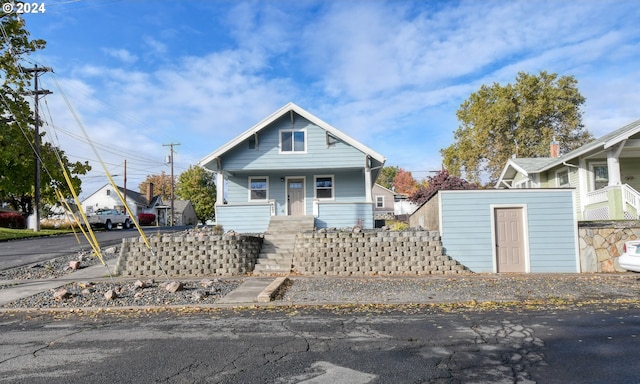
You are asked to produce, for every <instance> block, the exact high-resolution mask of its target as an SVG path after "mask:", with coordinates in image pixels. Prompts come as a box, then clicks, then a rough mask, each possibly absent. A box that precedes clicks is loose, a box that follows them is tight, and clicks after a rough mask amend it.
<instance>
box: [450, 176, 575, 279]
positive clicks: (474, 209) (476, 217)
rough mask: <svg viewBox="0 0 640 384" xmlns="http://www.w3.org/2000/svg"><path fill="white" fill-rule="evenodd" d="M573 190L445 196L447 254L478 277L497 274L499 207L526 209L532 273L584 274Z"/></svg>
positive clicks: (480, 192)
mask: <svg viewBox="0 0 640 384" xmlns="http://www.w3.org/2000/svg"><path fill="white" fill-rule="evenodd" d="M573 194H574V191H573V190H570V189H564V190H563V189H556V190H517V189H511V190H480V191H440V192H439V197H440V209H439V211H440V213H439V218H440V230H441V236H442V242H443V245H444V247H445V251H446V254H447V255H449V256H450V257H452V258H454V259H456V260H458V261H459V262H460V263H461V264H464V265H465V266H467V267H468V268H469V269H471V270H472V271H474V272H495V268H496V267H495V257H496V256H495V249H494V248H495V240H494V239H495V234H494V228H493V227H492V215H493V214H494V208H495V207H509V206H514V207H522V208H523V210H524V217H525V219H526V223H525V228H524V230H525V236H527V237H528V256H529V257H528V260H529V271H530V272H534V273H535V272H538V273H539V272H579V262H578V248H577V227H576V221H575V216H574V214H575V213H574V209H573Z"/></svg>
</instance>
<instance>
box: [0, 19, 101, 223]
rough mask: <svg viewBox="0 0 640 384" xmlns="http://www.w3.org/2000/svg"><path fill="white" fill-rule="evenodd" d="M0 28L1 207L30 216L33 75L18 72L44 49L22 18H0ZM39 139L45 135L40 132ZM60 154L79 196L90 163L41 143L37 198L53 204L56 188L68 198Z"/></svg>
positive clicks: (33, 139)
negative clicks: (74, 159)
mask: <svg viewBox="0 0 640 384" xmlns="http://www.w3.org/2000/svg"><path fill="white" fill-rule="evenodd" d="M0 24H2V29H3V31H4V32H6V38H3V39H0V78H2V83H1V84H0V87H1V88H2V89H1V90H0V92H1V96H0V170H1V171H0V203H3V204H7V205H9V206H11V207H12V208H13V209H15V210H18V211H21V212H22V214H23V215H25V216H26V215H30V214H32V213H33V198H34V194H35V188H34V187H35V182H34V179H35V176H33V177H30V176H32V175H34V173H35V161H36V160H35V154H34V150H33V148H34V143H35V129H34V122H35V120H34V116H33V114H32V113H31V108H30V105H29V102H28V100H27V98H26V96H25V95H26V94H27V86H28V85H29V84H30V81H31V80H32V78H33V74H31V73H29V72H25V71H23V70H22V69H21V63H22V62H23V61H24V60H25V59H26V57H27V56H28V55H29V54H31V53H33V52H35V51H37V50H39V49H43V48H44V47H45V44H46V43H45V41H44V40H31V39H30V35H29V32H28V31H27V30H26V28H25V22H24V20H23V19H20V18H18V17H16V16H15V15H13V14H4V15H3V16H0ZM40 136H41V139H42V136H44V134H42V133H41V135H40ZM58 156H60V159H61V160H62V162H63V164H64V165H65V167H67V169H68V170H69V172H70V175H71V180H72V184H73V186H74V189H75V190H76V192H77V193H78V194H79V193H80V186H81V181H80V179H79V177H78V175H83V174H86V173H87V172H88V171H89V170H91V167H90V166H89V164H88V163H86V162H85V163H81V162H75V163H71V162H69V160H68V158H67V157H66V156H65V154H64V151H61V150H60V149H59V148H57V147H55V146H53V145H52V144H50V143H46V142H43V143H42V145H41V148H40V157H41V160H42V165H41V169H42V172H41V179H40V180H41V191H40V192H41V200H42V202H43V203H44V204H55V202H57V197H56V194H55V188H58V189H60V191H61V192H62V193H63V195H64V196H65V197H69V196H71V193H70V191H69V188H68V186H67V183H66V181H65V179H64V176H63V173H62V168H61V167H60V164H59V162H58Z"/></svg>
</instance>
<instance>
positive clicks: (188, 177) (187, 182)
mask: <svg viewBox="0 0 640 384" xmlns="http://www.w3.org/2000/svg"><path fill="white" fill-rule="evenodd" d="M176 195H177V196H179V197H180V198H181V199H183V200H191V204H193V209H194V210H195V211H196V216H197V217H198V220H199V221H200V222H201V223H202V224H205V223H206V222H207V220H212V219H213V218H214V217H215V214H216V211H215V204H216V184H215V175H214V174H213V173H211V172H208V171H206V170H205V169H204V168H202V167H198V166H191V167H189V169H187V170H186V171H184V172H182V173H181V174H180V177H179V178H178V185H177V187H176Z"/></svg>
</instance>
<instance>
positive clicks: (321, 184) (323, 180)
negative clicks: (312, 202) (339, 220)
mask: <svg viewBox="0 0 640 384" xmlns="http://www.w3.org/2000/svg"><path fill="white" fill-rule="evenodd" d="M333 197H334V194H333V176H316V199H333Z"/></svg>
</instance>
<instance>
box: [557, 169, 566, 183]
mask: <svg viewBox="0 0 640 384" xmlns="http://www.w3.org/2000/svg"><path fill="white" fill-rule="evenodd" d="M556 186H557V187H568V186H569V170H567V169H563V170H562V171H558V172H556Z"/></svg>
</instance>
